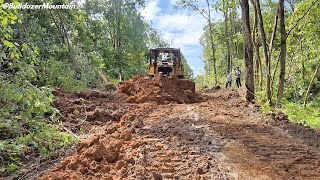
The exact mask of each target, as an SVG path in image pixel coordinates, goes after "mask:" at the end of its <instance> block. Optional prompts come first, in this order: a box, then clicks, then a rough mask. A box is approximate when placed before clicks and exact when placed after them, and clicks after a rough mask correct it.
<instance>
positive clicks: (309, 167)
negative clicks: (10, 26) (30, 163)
mask: <svg viewBox="0 0 320 180" xmlns="http://www.w3.org/2000/svg"><path fill="white" fill-rule="evenodd" d="M56 95H57V97H58V98H57V101H56V105H57V107H59V109H60V110H61V112H62V114H63V115H64V117H65V121H66V126H68V128H70V129H72V130H73V131H74V132H77V129H85V130H86V131H85V132H86V133H87V134H84V135H82V136H79V137H80V138H81V141H80V142H79V143H78V144H77V146H76V150H75V152H74V153H73V154H72V155H70V156H69V157H67V158H65V159H64V160H62V161H61V162H60V163H59V164H57V165H56V166H54V167H52V168H50V169H49V170H47V171H46V172H45V173H44V174H43V172H42V173H39V175H41V174H42V177H41V178H40V179H43V180H47V179H61V180H62V179H320V153H319V152H320V151H319V150H320V147H319V145H320V143H319V141H320V140H319V138H317V137H320V136H319V133H317V132H314V131H311V130H308V129H306V128H304V127H301V126H295V127H291V126H290V124H288V123H287V121H286V120H285V117H281V118H279V116H277V117H275V118H274V120H273V121H268V122H267V121H266V120H264V119H265V116H263V115H261V114H260V113H259V112H258V110H257V108H256V107H254V106H253V105H250V104H247V103H245V102H244V101H243V100H242V99H241V97H240V96H239V93H238V91H236V90H228V91H226V90H220V91H211V92H207V93H202V96H201V99H202V101H201V102H195V103H191V104H179V103H169V104H166V105H164V104H163V105H157V104H155V103H149V102H146V103H138V104H137V103H129V102H128V101H127V98H128V97H130V96H127V95H125V94H121V93H115V94H99V93H87V94H70V93H66V92H59V93H57V94H56ZM152 102H153V101H152ZM78 111H79V112H78ZM85 117H86V118H85ZM89 117H90V118H89ZM79 121H80V122H79ZM269 122H271V123H269ZM298 129H299V130H298ZM307 139H308V140H307ZM32 177H33V178H36V176H32Z"/></svg>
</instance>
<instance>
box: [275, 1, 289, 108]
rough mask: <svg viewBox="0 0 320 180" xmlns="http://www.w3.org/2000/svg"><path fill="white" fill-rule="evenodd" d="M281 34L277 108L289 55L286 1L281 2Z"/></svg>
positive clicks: (279, 102)
mask: <svg viewBox="0 0 320 180" xmlns="http://www.w3.org/2000/svg"><path fill="white" fill-rule="evenodd" d="M279 16H280V20H279V21H280V32H281V50H280V74H279V83H278V95H277V106H280V104H281V99H282V95H283V86H284V78H285V74H286V73H285V72H286V53H287V47H286V45H287V42H286V39H287V33H286V28H285V22H284V0H279Z"/></svg>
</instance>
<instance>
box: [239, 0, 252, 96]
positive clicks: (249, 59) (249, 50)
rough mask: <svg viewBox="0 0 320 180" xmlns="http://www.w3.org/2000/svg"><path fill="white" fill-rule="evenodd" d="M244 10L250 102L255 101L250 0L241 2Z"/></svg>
mask: <svg viewBox="0 0 320 180" xmlns="http://www.w3.org/2000/svg"><path fill="white" fill-rule="evenodd" d="M241 10H242V26H243V39H244V61H245V67H246V74H245V80H246V82H245V86H246V99H247V101H249V102H253V100H254V92H255V91H254V70H253V49H252V40H251V35H250V32H251V31H250V17H249V3H248V0H242V1H241Z"/></svg>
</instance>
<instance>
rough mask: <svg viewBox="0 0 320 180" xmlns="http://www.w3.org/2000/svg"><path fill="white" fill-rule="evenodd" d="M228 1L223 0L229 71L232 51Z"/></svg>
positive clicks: (228, 69)
mask: <svg viewBox="0 0 320 180" xmlns="http://www.w3.org/2000/svg"><path fill="white" fill-rule="evenodd" d="M227 5H228V3H227V2H226V0H223V15H224V32H225V36H226V45H227V71H230V70H231V51H230V42H229V39H230V38H229V32H228V31H229V30H228V8H227V7H226V6H227Z"/></svg>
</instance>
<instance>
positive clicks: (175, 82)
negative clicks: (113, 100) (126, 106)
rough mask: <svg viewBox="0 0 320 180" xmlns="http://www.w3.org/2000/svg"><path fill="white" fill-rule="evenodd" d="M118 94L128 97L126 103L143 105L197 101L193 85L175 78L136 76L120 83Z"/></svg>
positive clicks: (188, 81) (190, 82)
mask: <svg viewBox="0 0 320 180" xmlns="http://www.w3.org/2000/svg"><path fill="white" fill-rule="evenodd" d="M118 91H119V92H122V93H125V94H127V95H128V96H129V98H128V99H127V102H130V103H144V102H156V103H157V104H168V103H170V102H175V103H194V102H197V101H198V96H197V95H196V93H195V83H194V82H192V81H190V80H186V79H179V78H178V77H177V76H175V75H173V76H169V77H166V76H165V77H163V76H157V77H155V78H151V77H147V76H142V75H139V76H136V77H134V78H133V79H132V80H130V81H125V82H122V83H120V85H119V88H118Z"/></svg>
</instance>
